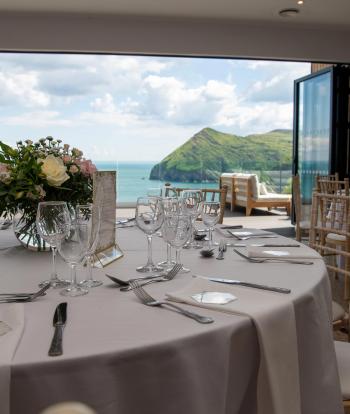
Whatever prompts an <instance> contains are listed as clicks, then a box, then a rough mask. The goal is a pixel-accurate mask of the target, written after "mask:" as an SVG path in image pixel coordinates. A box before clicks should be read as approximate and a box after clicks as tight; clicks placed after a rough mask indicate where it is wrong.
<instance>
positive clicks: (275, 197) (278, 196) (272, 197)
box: [253, 193, 291, 202]
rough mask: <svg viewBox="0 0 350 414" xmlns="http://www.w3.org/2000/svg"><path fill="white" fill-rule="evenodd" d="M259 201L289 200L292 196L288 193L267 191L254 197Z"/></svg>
mask: <svg viewBox="0 0 350 414" xmlns="http://www.w3.org/2000/svg"><path fill="white" fill-rule="evenodd" d="M253 198H254V200H257V201H277V202H278V201H289V200H290V199H291V196H290V195H288V194H276V193H267V194H261V195H259V197H258V198H256V197H253Z"/></svg>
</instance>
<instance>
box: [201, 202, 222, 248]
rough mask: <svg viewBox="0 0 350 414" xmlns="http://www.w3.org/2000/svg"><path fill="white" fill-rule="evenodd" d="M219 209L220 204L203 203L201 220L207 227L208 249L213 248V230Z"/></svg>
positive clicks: (217, 219)
mask: <svg viewBox="0 0 350 414" xmlns="http://www.w3.org/2000/svg"><path fill="white" fill-rule="evenodd" d="M220 208H221V207H220V203H219V202H217V201H205V202H204V203H203V210H202V220H203V223H204V224H205V225H206V226H208V227H209V242H208V248H209V249H211V248H212V247H213V230H214V226H215V224H217V222H218V221H219V217H220Z"/></svg>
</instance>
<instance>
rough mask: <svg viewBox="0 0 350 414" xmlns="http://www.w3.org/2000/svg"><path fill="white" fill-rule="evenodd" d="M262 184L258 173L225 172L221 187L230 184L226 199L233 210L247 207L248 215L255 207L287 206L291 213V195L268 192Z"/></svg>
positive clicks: (221, 179) (222, 176)
mask: <svg viewBox="0 0 350 414" xmlns="http://www.w3.org/2000/svg"><path fill="white" fill-rule="evenodd" d="M262 184H263V183H259V180H258V176H257V175H256V174H240V173H224V174H222V175H221V177H220V187H222V186H223V185H227V186H228V193H227V194H228V195H227V198H226V199H227V201H229V202H230V203H231V211H232V210H234V208H235V207H236V206H239V207H245V209H246V216H250V215H251V212H252V209H253V208H268V209H271V208H277V207H285V208H286V210H287V214H288V215H290V210H291V208H290V206H291V196H290V195H287V194H276V193H271V192H268V191H267V190H266V187H265V186H264V185H262Z"/></svg>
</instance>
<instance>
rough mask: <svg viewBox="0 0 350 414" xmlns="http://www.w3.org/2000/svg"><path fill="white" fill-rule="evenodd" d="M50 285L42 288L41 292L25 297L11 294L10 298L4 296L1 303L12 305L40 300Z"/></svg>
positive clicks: (0, 300)
mask: <svg viewBox="0 0 350 414" xmlns="http://www.w3.org/2000/svg"><path fill="white" fill-rule="evenodd" d="M49 287H50V284H47V285H45V286H44V287H42V288H41V289H40V290H38V291H37V292H35V293H31V294H29V295H24V294H21V293H19V294H14V295H12V294H9V295H8V296H5V295H2V296H1V297H0V303H11V302H32V301H33V300H35V299H36V298H38V297H39V296H41V295H43V294H44V292H45V291H46V290H47V289H49Z"/></svg>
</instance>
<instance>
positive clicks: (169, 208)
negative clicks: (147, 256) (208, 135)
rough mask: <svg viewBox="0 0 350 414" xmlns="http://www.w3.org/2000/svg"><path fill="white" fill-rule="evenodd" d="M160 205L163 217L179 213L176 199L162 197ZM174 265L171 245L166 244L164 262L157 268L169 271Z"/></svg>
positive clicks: (178, 203)
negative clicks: (161, 205)
mask: <svg viewBox="0 0 350 414" xmlns="http://www.w3.org/2000/svg"><path fill="white" fill-rule="evenodd" d="M162 204H163V209H164V216H167V215H168V214H174V213H179V211H180V201H179V199H178V198H177V197H163V198H162ZM163 225H164V223H163ZM174 264H175V262H174V261H173V260H172V259H171V244H170V243H166V260H165V261H163V262H160V263H158V266H161V267H163V268H165V269H169V268H171V267H173V266H174Z"/></svg>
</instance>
